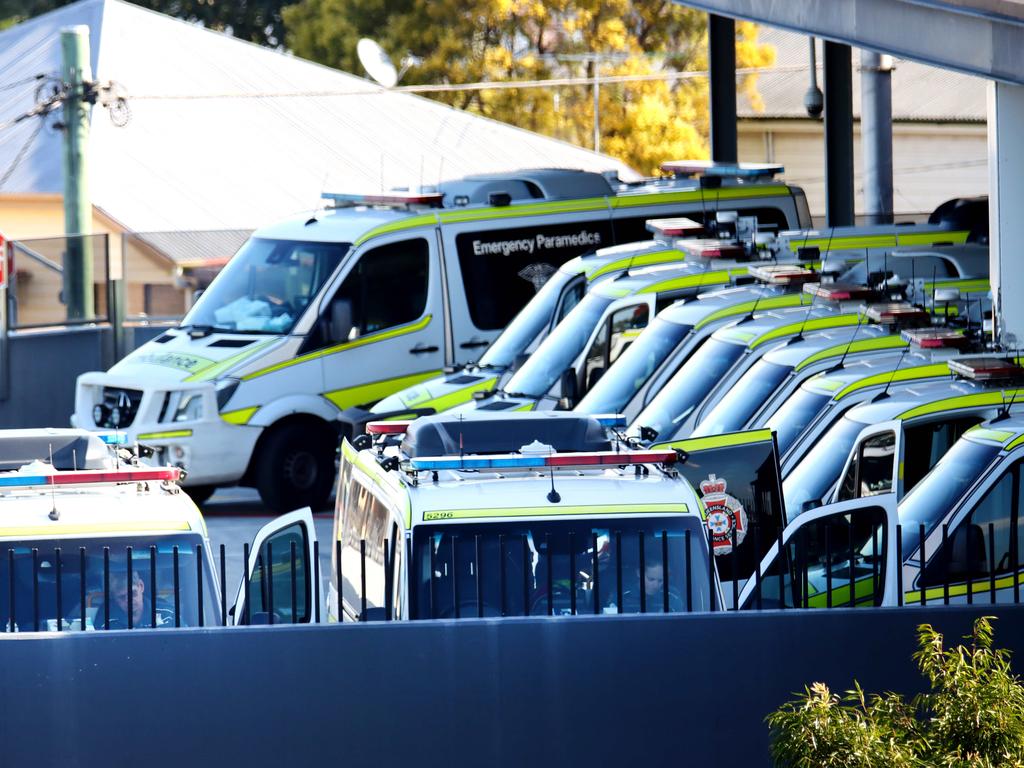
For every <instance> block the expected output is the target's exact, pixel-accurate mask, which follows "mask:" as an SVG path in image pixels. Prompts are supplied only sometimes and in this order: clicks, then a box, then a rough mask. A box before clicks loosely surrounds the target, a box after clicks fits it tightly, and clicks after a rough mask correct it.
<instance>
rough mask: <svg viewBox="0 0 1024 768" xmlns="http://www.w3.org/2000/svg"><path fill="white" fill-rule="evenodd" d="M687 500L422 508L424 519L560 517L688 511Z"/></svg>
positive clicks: (426, 521) (684, 512) (685, 512)
mask: <svg viewBox="0 0 1024 768" xmlns="http://www.w3.org/2000/svg"><path fill="white" fill-rule="evenodd" d="M689 511H690V510H689V508H688V507H687V506H686V505H685V504H679V503H671V504H611V505H609V504H576V505H568V506H562V505H561V504H549V505H548V506H546V507H504V508H489V509H432V510H425V511H424V512H423V522H425V523H428V522H431V521H433V520H460V519H462V520H464V519H468V518H487V517H561V516H563V515H644V514H676V515H685V514H687V513H688V512H689Z"/></svg>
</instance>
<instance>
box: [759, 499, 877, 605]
mask: <svg viewBox="0 0 1024 768" xmlns="http://www.w3.org/2000/svg"><path fill="white" fill-rule="evenodd" d="M783 552H784V556H783V557H781V558H779V557H776V558H775V559H774V560H773V561H772V563H771V565H770V566H768V567H767V568H766V570H765V572H764V573H763V574H762V577H761V601H760V602H761V607H762V608H780V607H782V608H829V607H842V606H849V605H850V604H851V602H850V601H851V594H850V584H851V580H852V583H853V605H854V606H863V605H881V602H882V597H883V594H884V591H885V589H884V587H885V566H886V556H885V553H886V511H885V509H884V508H883V507H881V506H869V507H862V508H854V509H852V510H850V511H848V512H840V513H836V514H831V515H823V516H822V517H819V518H816V519H813V520H808V521H807V522H806V523H803V524H802V525H800V526H799V527H797V528H796V529H794V530H793V531H792V534H791V536H790V537H789V539H788V541H787V542H786V544H785V546H784V548H783ZM780 573H781V576H780ZM851 577H852V578H851ZM756 605H757V601H756V599H753V600H750V599H748V600H747V601H746V603H745V604H744V608H754V607H756Z"/></svg>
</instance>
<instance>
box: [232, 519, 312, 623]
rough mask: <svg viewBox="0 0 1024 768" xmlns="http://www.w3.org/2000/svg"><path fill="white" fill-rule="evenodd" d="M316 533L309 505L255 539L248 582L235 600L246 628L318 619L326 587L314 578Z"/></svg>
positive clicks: (272, 524) (269, 525)
mask: <svg viewBox="0 0 1024 768" xmlns="http://www.w3.org/2000/svg"><path fill="white" fill-rule="evenodd" d="M315 541H316V533H315V531H314V527H313V513H312V511H311V510H310V509H309V507H305V508H304V509H301V510H297V511H295V512H289V513H287V514H285V515H281V516H280V517H278V518H276V519H275V520H274V521H272V522H270V523H267V525H265V526H263V528H261V529H260V530H259V532H257V534H256V537H255V538H254V539H253V546H252V551H251V552H250V554H249V562H248V563H247V564H246V570H247V574H246V578H247V580H248V581H247V584H246V585H245V587H244V589H243V588H240V589H239V595H238V599H237V600H236V601H235V610H236V615H235V621H236V623H240V624H298V623H309V622H312V621H313V619H314V601H316V603H319V601H320V587H319V585H317V584H314V580H313V551H314V542H315Z"/></svg>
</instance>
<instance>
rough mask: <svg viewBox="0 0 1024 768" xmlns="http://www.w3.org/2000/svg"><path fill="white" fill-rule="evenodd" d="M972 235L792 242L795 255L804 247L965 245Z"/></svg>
mask: <svg viewBox="0 0 1024 768" xmlns="http://www.w3.org/2000/svg"><path fill="white" fill-rule="evenodd" d="M968 234H970V233H969V232H967V231H966V230H964V231H939V232H913V233H911V232H908V233H905V234H902V233H897V232H894V233H892V234H889V235H846V236H842V235H840V236H838V237H813V238H807V239H806V240H790V243H789V248H790V250H791V251H792V252H793V253H796V251H797V250H798V249H799V248H803V247H804V246H817V247H818V248H827V249H828V250H830V251H836V250H844V249H847V248H894V247H896V248H898V247H899V246H903V245H932V244H934V243H954V244H955V243H965V242H967V236H968Z"/></svg>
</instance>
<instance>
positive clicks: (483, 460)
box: [409, 451, 677, 472]
mask: <svg viewBox="0 0 1024 768" xmlns="http://www.w3.org/2000/svg"><path fill="white" fill-rule="evenodd" d="M676 458H677V457H676V453H675V451H629V452H623V453H616V452H614V451H600V452H593V453H553V454H551V455H549V456H522V455H520V454H516V453H512V454H502V455H497V456H429V457H427V456H425V457H420V458H415V459H410V460H409V467H410V469H412V470H414V471H417V472H421V471H426V472H439V471H443V470H466V471H473V470H476V471H479V470H488V469H492V470H505V471H515V470H521V471H535V470H541V469H546V468H548V467H563V468H564V467H615V466H624V465H629V464H672V463H674V462H675V461H676Z"/></svg>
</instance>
